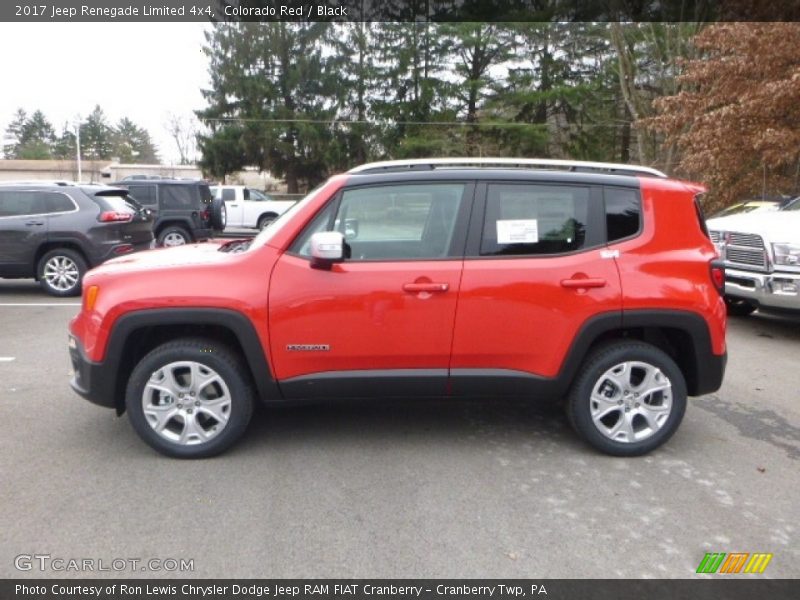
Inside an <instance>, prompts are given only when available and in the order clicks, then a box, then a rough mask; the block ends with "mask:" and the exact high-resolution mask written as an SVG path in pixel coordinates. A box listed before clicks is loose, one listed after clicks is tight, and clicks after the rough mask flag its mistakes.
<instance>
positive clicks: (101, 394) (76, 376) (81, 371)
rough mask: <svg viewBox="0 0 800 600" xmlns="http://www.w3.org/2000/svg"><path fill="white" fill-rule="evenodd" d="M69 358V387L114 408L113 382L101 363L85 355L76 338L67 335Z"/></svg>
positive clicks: (99, 403) (90, 399)
mask: <svg viewBox="0 0 800 600" xmlns="http://www.w3.org/2000/svg"><path fill="white" fill-rule="evenodd" d="M69 358H70V362H71V363H72V371H73V375H72V379H70V382H69V385H70V387H71V388H72V389H73V390H74V391H75V392H76V393H78V394H79V395H81V396H83V397H84V398H86V399H87V400H89V401H90V402H93V403H94V404H97V405H99V406H105V407H106V408H116V407H117V402H116V398H115V390H114V382H113V380H112V379H111V378H110V377H109V376H108V375H107V374H106V372H105V370H104V369H103V363H96V362H92V361H91V360H89V359H88V358H87V357H86V354H85V352H84V350H83V346H82V345H81V343H80V341H79V340H78V338H76V337H75V336H73V335H70V336H69Z"/></svg>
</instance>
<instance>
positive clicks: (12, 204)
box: [0, 191, 49, 217]
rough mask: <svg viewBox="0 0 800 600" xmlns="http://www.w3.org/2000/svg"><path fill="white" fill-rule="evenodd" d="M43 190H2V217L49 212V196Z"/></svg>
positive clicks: (0, 205) (0, 195)
mask: <svg viewBox="0 0 800 600" xmlns="http://www.w3.org/2000/svg"><path fill="white" fill-rule="evenodd" d="M48 195H49V194H45V193H42V192H26V191H7V192H5V191H4V192H0V217H24V216H26V215H42V214H45V213H47V196H48Z"/></svg>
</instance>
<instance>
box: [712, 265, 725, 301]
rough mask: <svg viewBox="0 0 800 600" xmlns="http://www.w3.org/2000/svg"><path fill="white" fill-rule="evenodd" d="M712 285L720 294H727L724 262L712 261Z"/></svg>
mask: <svg viewBox="0 0 800 600" xmlns="http://www.w3.org/2000/svg"><path fill="white" fill-rule="evenodd" d="M711 283H713V284H714V287H715V288H717V291H718V292H719V293H720V294H723V293H724V292H725V265H724V264H723V263H722V261H719V260H712V261H711Z"/></svg>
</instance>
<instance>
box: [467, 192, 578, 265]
mask: <svg viewBox="0 0 800 600" xmlns="http://www.w3.org/2000/svg"><path fill="white" fill-rule="evenodd" d="M590 196H591V188H590V187H588V186H570V185H550V184H539V183H522V184H515V183H508V184H506V183H502V184H489V185H488V186H487V195H486V217H485V219H484V227H483V235H482V237H481V245H480V253H481V255H482V256H514V255H546V254H563V253H567V252H576V251H579V250H581V249H583V248H584V247H586V246H587V245H588V244H587V240H588V239H589V238H588V236H587V226H588V223H589V209H590V207H589V204H590V202H589V200H590Z"/></svg>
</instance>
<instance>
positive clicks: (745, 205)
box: [711, 201, 780, 219]
mask: <svg viewBox="0 0 800 600" xmlns="http://www.w3.org/2000/svg"><path fill="white" fill-rule="evenodd" d="M779 206H780V203H779V202H769V201H756V202H742V203H740V204H734V205H733V206H729V207H728V208H723V209H722V210H721V211H719V212H718V213H716V214H715V215H714V216H713V217H711V218H712V219H716V218H719V217H729V216H731V215H740V214H744V213H749V212H765V211H771V210H778V208H779Z"/></svg>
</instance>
